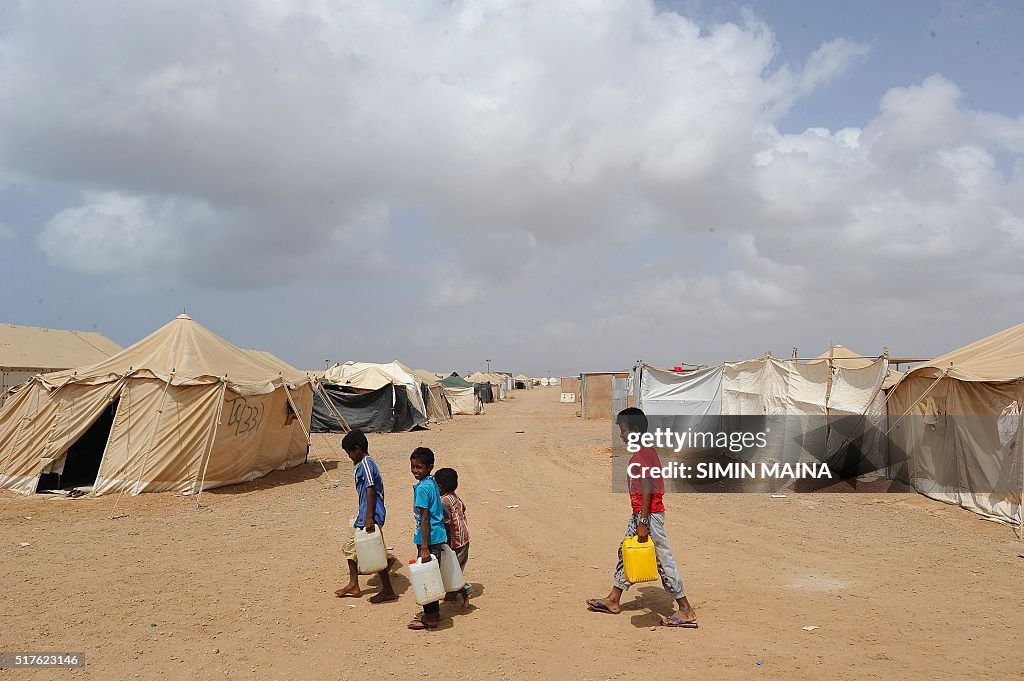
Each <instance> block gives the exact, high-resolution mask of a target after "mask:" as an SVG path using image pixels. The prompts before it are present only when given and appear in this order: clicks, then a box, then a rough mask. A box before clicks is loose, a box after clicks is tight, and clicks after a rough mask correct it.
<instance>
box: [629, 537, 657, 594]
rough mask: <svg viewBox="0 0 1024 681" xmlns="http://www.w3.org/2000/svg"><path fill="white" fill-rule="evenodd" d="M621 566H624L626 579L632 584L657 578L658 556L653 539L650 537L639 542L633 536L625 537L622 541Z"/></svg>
mask: <svg viewBox="0 0 1024 681" xmlns="http://www.w3.org/2000/svg"><path fill="white" fill-rule="evenodd" d="M622 566H623V567H624V568H625V572H626V581H627V582H630V583H632V584H639V583H641V582H653V581H655V580H656V579H658V578H659V577H658V556H657V554H656V553H655V550H654V540H652V539H651V538H650V537H648V538H647V541H645V542H641V541H640V540H639V539H637V538H636V537H635V536H634V537H626V539H625V540H624V541H623V542H622Z"/></svg>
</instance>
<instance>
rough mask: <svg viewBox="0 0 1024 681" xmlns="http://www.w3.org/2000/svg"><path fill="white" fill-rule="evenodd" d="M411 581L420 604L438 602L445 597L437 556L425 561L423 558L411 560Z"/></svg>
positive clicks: (417, 601) (413, 591)
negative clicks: (427, 561)
mask: <svg viewBox="0 0 1024 681" xmlns="http://www.w3.org/2000/svg"><path fill="white" fill-rule="evenodd" d="M409 581H410V582H412V593H413V595H414V596H415V597H416V603H417V604H418V605H426V604H427V603H436V602H437V601H439V600H441V599H442V598H444V594H445V591H444V582H443V581H442V580H441V567H440V564H439V562H438V560H437V558H431V560H430V562H429V563H424V562H423V559H422V558H417V559H416V560H414V561H413V560H410V561H409Z"/></svg>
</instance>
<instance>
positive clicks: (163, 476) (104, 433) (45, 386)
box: [0, 314, 312, 495]
mask: <svg viewBox="0 0 1024 681" xmlns="http://www.w3.org/2000/svg"><path fill="white" fill-rule="evenodd" d="M311 404H312V388H311V386H310V381H309V378H308V377H307V376H306V375H305V374H302V373H299V372H294V373H293V372H287V371H285V370H284V368H283V367H281V366H278V365H276V364H272V363H270V362H267V361H265V360H264V359H261V358H260V357H259V356H258V355H257V354H254V353H252V352H249V351H246V350H243V349H241V348H238V347H236V346H234V345H232V344H231V343H229V342H228V341H226V340H224V339H223V338H221V337H220V336H217V335H216V334H215V333H213V332H212V331H210V330H209V329H206V328H205V327H203V326H201V325H200V324H198V323H196V322H194V321H193V320H192V319H191V318H190V317H189V316H188V315H184V314H183V315H179V316H178V317H177V318H175V319H174V320H172V321H171V322H170V323H169V324H167V325H165V326H163V327H161V328H160V329H158V330H157V331H155V332H153V333H152V334H150V335H149V336H147V337H146V338H144V339H142V340H141V341H139V342H138V343H136V344H134V345H132V346H131V347H129V348H126V349H125V350H123V351H121V352H119V353H117V354H115V355H113V356H112V357H110V358H108V359H106V360H104V361H102V362H99V363H97V364H93V365H91V366H86V367H82V368H79V369H74V370H67V371H62V372H57V373H51V374H46V375H43V376H39V377H36V378H34V379H33V380H32V381H31V382H30V383H29V384H27V385H26V386H25V387H23V388H22V389H20V390H19V391H17V392H16V393H15V395H14V397H13V398H12V399H10V400H8V402H7V404H5V405H4V407H3V408H2V409H0V487H3V488H7V489H12V490H15V491H18V492H22V493H26V494H30V493H33V492H35V491H37V488H38V487H39V485H40V483H41V480H45V481H46V484H47V485H51V484H52V485H53V486H54V487H57V486H60V487H66V486H68V484H69V483H70V482H73V480H69V478H74V477H77V478H80V480H81V484H78V485H76V486H81V487H91V488H92V493H93V494H95V495H101V494H108V493H111V492H128V493H130V494H139V493H141V492H160V491H175V492H182V493H196V492H198V491H200V490H202V489H208V488H211V487H219V486H222V485H229V484H233V483H238V482H245V481H248V480H253V479H255V478H258V477H260V476H263V475H266V474H267V473H269V472H271V471H273V470H277V469H282V468H289V467H291V466H295V465H297V464H300V463H302V462H303V461H305V459H306V454H307V451H308V438H307V435H306V433H307V426H306V425H305V424H307V423H308V422H309V418H310V412H311Z"/></svg>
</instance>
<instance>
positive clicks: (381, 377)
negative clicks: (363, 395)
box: [324, 360, 427, 419]
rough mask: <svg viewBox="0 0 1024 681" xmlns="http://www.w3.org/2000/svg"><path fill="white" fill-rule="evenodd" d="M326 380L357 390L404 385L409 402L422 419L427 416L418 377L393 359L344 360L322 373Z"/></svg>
mask: <svg viewBox="0 0 1024 681" xmlns="http://www.w3.org/2000/svg"><path fill="white" fill-rule="evenodd" d="M324 377H325V378H326V380H327V381H328V382H330V383H333V384H334V385H343V386H348V387H349V388H356V389H359V390H377V389H379V388H383V387H384V386H386V385H395V386H404V387H405V390H406V394H407V395H408V397H409V402H410V403H412V406H413V408H414V409H416V410H417V411H418V412H419V413H420V414H421V415H422V416H423V418H424V419H426V418H427V407H426V405H425V404H424V403H423V395H422V393H421V391H420V385H421V384H422V382H421V380H420V377H419V376H417V375H416V374H415V373H412V372H411V370H409V369H406V368H405V366H404V365H403V364H402V363H401V362H399V361H398V360H395V361H393V362H389V363H388V364H372V363H369V362H345V363H344V364H335V365H334V366H332V367H331V368H330V369H328V370H327V372H326V373H325V374H324Z"/></svg>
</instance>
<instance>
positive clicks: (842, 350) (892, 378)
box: [817, 345, 903, 392]
mask: <svg viewBox="0 0 1024 681" xmlns="http://www.w3.org/2000/svg"><path fill="white" fill-rule="evenodd" d="M817 359H820V360H827V359H831V360H832V366H834V367H838V368H840V369H867V368H868V367H870V366H871V365H872V364H874V363H875V362H877V361H878V360H879V359H881V355H879V356H878V357H865V356H863V355H858V354H857V353H856V352H854V351H853V350H850V349H849V348H847V347H845V346H843V345H833V346H832V347H831V348H830V349H828V350H826V351H825V352H823V353H821V354H820V355H818V357H817ZM886 371H887V373H886V376H885V380H884V381H882V390H883V391H885V392H888V391H889V389H891V388H892V387H893V386H895V385H896V384H897V383H899V382H900V379H901V378H903V372H901V371H896V370H895V369H893V368H892V367H891V366H889V365H888V364H887V365H886Z"/></svg>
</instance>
